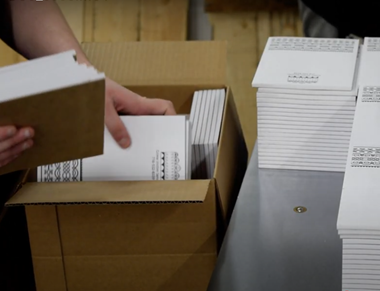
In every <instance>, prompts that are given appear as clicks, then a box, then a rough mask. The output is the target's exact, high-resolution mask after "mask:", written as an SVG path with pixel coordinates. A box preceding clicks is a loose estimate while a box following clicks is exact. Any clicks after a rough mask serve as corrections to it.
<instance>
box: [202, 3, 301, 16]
mask: <svg viewBox="0 0 380 291" xmlns="http://www.w3.org/2000/svg"><path fill="white" fill-rule="evenodd" d="M297 6H298V2H297V0H234V1H231V0H205V11H206V12H208V13H216V12H251V11H252V12H253V11H256V12H257V11H258V10H267V11H269V10H281V9H284V8H289V7H297Z"/></svg>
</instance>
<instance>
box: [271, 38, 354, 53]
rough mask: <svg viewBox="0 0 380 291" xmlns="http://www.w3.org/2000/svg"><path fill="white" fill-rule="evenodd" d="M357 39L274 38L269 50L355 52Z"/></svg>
mask: <svg viewBox="0 0 380 291" xmlns="http://www.w3.org/2000/svg"><path fill="white" fill-rule="evenodd" d="M354 48H355V41H354V40H350V39H339V40H338V39H310V38H291V37H290V38H286V37H285V38H273V39H272V40H271V42H270V44H269V48H268V49H269V50H283V51H317V52H345V53H352V52H354Z"/></svg>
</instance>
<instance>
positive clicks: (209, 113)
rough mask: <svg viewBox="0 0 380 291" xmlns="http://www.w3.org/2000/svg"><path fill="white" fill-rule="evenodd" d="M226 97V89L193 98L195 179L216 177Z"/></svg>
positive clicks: (200, 93) (193, 176) (205, 91)
mask: <svg viewBox="0 0 380 291" xmlns="http://www.w3.org/2000/svg"><path fill="white" fill-rule="evenodd" d="M225 95H226V92H225V90H224V89H217V90H202V91H196V92H195V94H194V96H193V101H192V106H191V113H190V121H191V124H192V178H193V179H211V178H212V177H213V175H214V169H215V164H216V157H217V152H218V142H219V134H220V127H221V124H222V117H223V111H224V101H225Z"/></svg>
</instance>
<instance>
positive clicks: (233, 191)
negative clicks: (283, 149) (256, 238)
mask: <svg viewBox="0 0 380 291" xmlns="http://www.w3.org/2000/svg"><path fill="white" fill-rule="evenodd" d="M247 163H248V151H247V147H246V144H245V140H244V136H243V132H242V129H241V126H240V121H239V116H238V113H237V109H236V106H235V101H234V98H233V95H232V91H231V88H228V90H227V98H226V106H225V108H224V118H223V123H222V129H221V136H220V140H219V153H218V158H217V161H216V167H215V173H214V177H215V179H216V182H217V190H218V194H219V199H220V203H221V206H222V214H223V218H224V221H225V223H227V224H228V221H229V219H230V217H231V214H232V210H233V208H234V203H235V201H236V198H237V195H238V193H239V191H240V186H241V184H242V182H243V179H244V175H245V171H246V168H247Z"/></svg>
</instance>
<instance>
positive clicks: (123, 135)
mask: <svg viewBox="0 0 380 291" xmlns="http://www.w3.org/2000/svg"><path fill="white" fill-rule="evenodd" d="M105 122H106V126H107V128H108V131H109V132H110V134H111V135H112V137H113V138H114V139H115V141H116V142H117V143H118V144H119V146H120V147H122V148H127V147H129V146H130V145H131V138H130V136H129V133H128V131H127V129H126V127H125V125H124V123H123V122H122V121H121V119H120V116H119V114H118V113H117V111H116V109H115V106H114V104H113V102H112V100H111V99H108V100H107V101H106V117H105Z"/></svg>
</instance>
